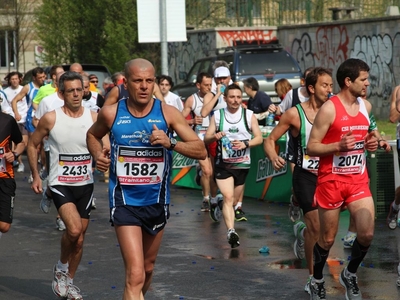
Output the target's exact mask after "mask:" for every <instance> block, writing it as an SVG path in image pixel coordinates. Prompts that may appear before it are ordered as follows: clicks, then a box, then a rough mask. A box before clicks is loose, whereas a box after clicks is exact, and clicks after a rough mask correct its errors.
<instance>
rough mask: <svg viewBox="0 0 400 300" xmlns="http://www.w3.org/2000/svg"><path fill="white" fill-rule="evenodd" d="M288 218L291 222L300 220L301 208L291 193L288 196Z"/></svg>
mask: <svg viewBox="0 0 400 300" xmlns="http://www.w3.org/2000/svg"><path fill="white" fill-rule="evenodd" d="M288 214H289V218H290V220H291V221H292V222H296V221H298V220H300V217H301V209H300V206H299V204H298V203H297V202H296V201H294V197H293V195H291V196H290V203H289V211H288Z"/></svg>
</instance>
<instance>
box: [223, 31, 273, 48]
mask: <svg viewBox="0 0 400 300" xmlns="http://www.w3.org/2000/svg"><path fill="white" fill-rule="evenodd" d="M218 35H219V37H220V38H221V42H222V43H218V47H228V46H234V45H236V43H238V42H240V43H246V42H249V43H251V42H255V41H256V42H258V43H260V44H263V43H269V42H271V41H273V40H276V39H277V38H276V30H229V31H218Z"/></svg>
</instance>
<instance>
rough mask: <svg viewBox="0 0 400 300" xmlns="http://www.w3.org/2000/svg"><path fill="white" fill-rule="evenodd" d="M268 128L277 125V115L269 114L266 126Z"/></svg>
mask: <svg viewBox="0 0 400 300" xmlns="http://www.w3.org/2000/svg"><path fill="white" fill-rule="evenodd" d="M265 125H267V126H274V125H275V114H274V113H269V114H268V117H267V120H266V124H265Z"/></svg>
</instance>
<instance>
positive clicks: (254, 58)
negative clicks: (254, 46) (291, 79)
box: [238, 51, 299, 75]
mask: <svg viewBox="0 0 400 300" xmlns="http://www.w3.org/2000/svg"><path fill="white" fill-rule="evenodd" d="M238 69H239V73H240V74H241V75H261V74H266V73H267V72H273V73H293V72H297V71H299V69H298V67H297V65H296V63H295V62H294V61H293V59H292V58H291V57H290V55H289V54H288V53H287V52H286V51H279V52H261V51H260V52H249V53H247V52H246V53H241V54H240V55H239V67H238Z"/></svg>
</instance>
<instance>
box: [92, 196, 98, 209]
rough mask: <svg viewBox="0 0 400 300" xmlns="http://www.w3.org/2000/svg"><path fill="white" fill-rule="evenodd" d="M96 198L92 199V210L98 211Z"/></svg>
mask: <svg viewBox="0 0 400 300" xmlns="http://www.w3.org/2000/svg"><path fill="white" fill-rule="evenodd" d="M95 201H96V198H95V197H93V198H92V209H96V208H97V207H96V202H95Z"/></svg>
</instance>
